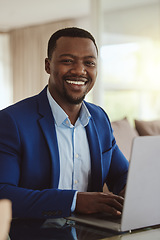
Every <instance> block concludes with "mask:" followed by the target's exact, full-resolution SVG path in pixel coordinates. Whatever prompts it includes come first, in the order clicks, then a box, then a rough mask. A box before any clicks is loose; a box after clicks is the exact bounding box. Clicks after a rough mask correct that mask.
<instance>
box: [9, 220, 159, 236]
mask: <svg viewBox="0 0 160 240" xmlns="http://www.w3.org/2000/svg"><path fill="white" fill-rule="evenodd" d="M10 237H11V240H22V239H23V240H65V239H66V240H100V239H101V240H102V239H103V240H107V239H109V240H120V239H121V240H137V239H138V240H159V239H160V226H159V228H158V227H157V228H154V229H153V228H152V229H151V228H150V229H143V230H138V231H133V232H132V233H124V234H120V235H118V233H114V232H111V231H108V230H106V229H100V228H95V227H94V228H93V227H90V226H86V225H80V224H73V225H68V224H64V225H63V226H61V227H60V226H57V225H56V224H54V223H53V224H51V223H50V224H44V222H42V221H40V220H27V221H26V220H14V221H12V224H11V230H10Z"/></svg>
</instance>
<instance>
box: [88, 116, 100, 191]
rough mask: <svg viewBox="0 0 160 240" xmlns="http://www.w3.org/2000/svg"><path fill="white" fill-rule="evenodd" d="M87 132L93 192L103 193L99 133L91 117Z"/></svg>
mask: <svg viewBox="0 0 160 240" xmlns="http://www.w3.org/2000/svg"><path fill="white" fill-rule="evenodd" d="M86 132H87V137H88V142H89V147H90V154H91V178H92V179H91V191H97V192H100V191H102V164H101V158H102V155H101V150H100V141H99V137H98V133H97V130H96V127H95V123H94V120H93V118H92V117H91V119H90V121H89V123H88V125H87V126H86Z"/></svg>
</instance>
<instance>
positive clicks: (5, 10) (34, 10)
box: [0, 0, 160, 32]
mask: <svg viewBox="0 0 160 240" xmlns="http://www.w3.org/2000/svg"><path fill="white" fill-rule="evenodd" d="M95 1H96V0H94V1H93V0H0V32H6V31H9V30H12V29H15V28H20V27H26V26H32V25H37V24H42V23H49V22H53V21H58V20H64V19H71V18H77V17H83V16H86V15H88V14H89V13H90V6H91V4H93V3H94V2H95ZM97 1H100V0H97ZM159 1H160V0H134V1H131V0H101V1H100V2H101V3H102V6H103V7H102V9H103V10H102V11H113V10H114V11H115V10H120V9H122V8H132V7H135V6H140V5H146V4H154V3H159Z"/></svg>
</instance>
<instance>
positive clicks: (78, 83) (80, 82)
mask: <svg viewBox="0 0 160 240" xmlns="http://www.w3.org/2000/svg"><path fill="white" fill-rule="evenodd" d="M66 82H67V83H69V84H74V85H85V82H83V81H71V80H66Z"/></svg>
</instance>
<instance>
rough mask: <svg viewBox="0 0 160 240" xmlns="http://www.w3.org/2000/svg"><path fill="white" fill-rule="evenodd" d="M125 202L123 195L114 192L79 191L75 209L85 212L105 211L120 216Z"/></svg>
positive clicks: (78, 211)
mask: <svg viewBox="0 0 160 240" xmlns="http://www.w3.org/2000/svg"><path fill="white" fill-rule="evenodd" d="M123 202H124V198H123V197H121V196H117V195H114V194H113V193H102V192H78V193H77V201H76V209H75V211H76V212H77V213H84V214H91V213H98V212H105V213H109V214H111V215H114V216H120V215H121V213H122V208H123Z"/></svg>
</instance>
